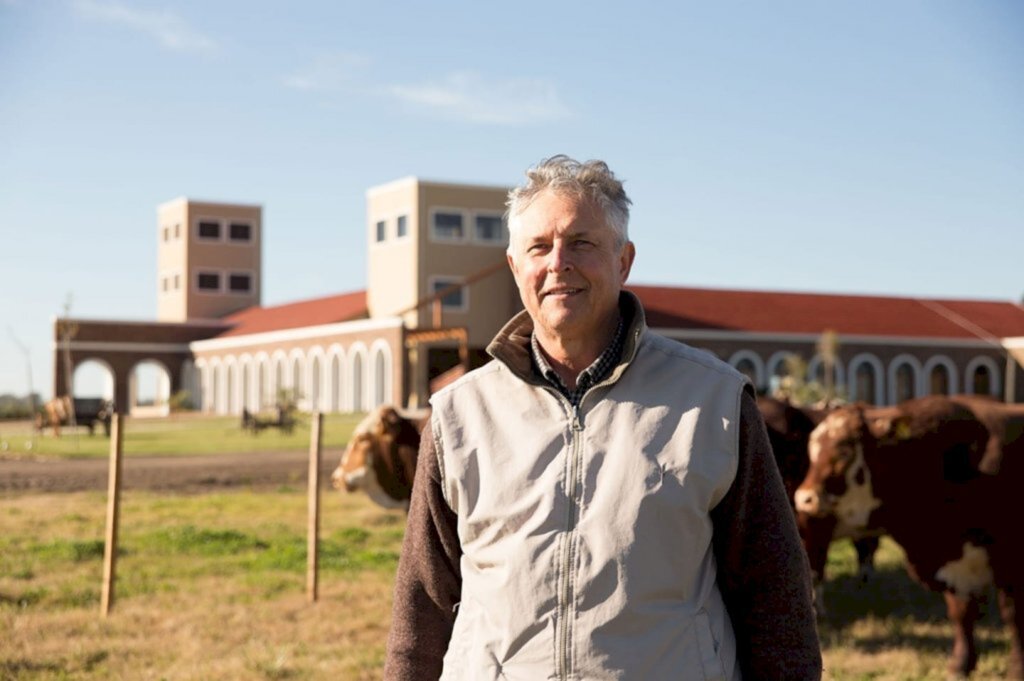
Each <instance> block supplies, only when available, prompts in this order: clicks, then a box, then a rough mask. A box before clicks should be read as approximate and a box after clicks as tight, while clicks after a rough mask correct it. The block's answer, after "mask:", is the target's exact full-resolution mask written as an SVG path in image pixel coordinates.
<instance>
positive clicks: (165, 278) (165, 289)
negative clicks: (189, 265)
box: [160, 277, 167, 293]
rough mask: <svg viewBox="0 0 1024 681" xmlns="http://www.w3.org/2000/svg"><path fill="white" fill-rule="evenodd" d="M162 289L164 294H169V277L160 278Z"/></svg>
mask: <svg viewBox="0 0 1024 681" xmlns="http://www.w3.org/2000/svg"><path fill="white" fill-rule="evenodd" d="M160 288H161V289H162V290H163V292H164V293H167V277H161V278H160Z"/></svg>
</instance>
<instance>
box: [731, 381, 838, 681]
mask: <svg viewBox="0 0 1024 681" xmlns="http://www.w3.org/2000/svg"><path fill="white" fill-rule="evenodd" d="M741 399H742V404H741V410H740V435H739V466H738V470H737V472H736V479H735V480H734V481H733V484H732V487H730V489H729V492H728V493H727V494H726V496H725V498H724V499H722V501H721V503H719V505H718V506H717V507H715V509H714V510H713V511H712V513H711V517H712V521H713V523H714V548H715V558H716V560H717V562H718V585H719V588H720V589H721V592H722V597H723V598H724V599H725V604H726V608H727V609H728V611H729V616H730V618H731V620H732V624H733V628H734V630H735V632H736V644H737V660H738V662H739V665H740V669H741V671H742V673H743V678H745V679H759V680H762V679H764V680H771V679H786V680H787V681H794V680H805V679H806V680H814V681H816V680H818V679H820V678H821V674H822V664H821V648H820V644H819V641H818V633H817V627H816V625H815V618H814V609H813V604H812V594H813V589H812V586H811V574H810V569H809V567H808V564H807V557H806V554H805V553H804V550H803V547H802V546H801V544H800V537H799V534H798V533H797V527H796V520H795V518H794V516H793V511H792V509H791V508H790V505H789V500H788V499H787V498H786V492H785V488H784V487H783V484H782V476H781V475H780V473H779V470H778V467H777V466H776V464H775V459H774V457H773V456H772V449H771V444H770V443H769V441H768V434H767V431H766V430H765V426H764V421H763V419H762V418H761V413H760V412H759V411H758V408H757V403H756V402H755V400H754V398H753V396H752V395H750V394H749V393H747V392H744V394H743V397H742V398H741Z"/></svg>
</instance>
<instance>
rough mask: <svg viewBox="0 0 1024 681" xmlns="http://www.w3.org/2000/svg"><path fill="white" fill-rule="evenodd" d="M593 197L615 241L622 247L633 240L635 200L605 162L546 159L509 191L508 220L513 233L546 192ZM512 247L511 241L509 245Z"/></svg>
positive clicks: (559, 156) (531, 169)
mask: <svg viewBox="0 0 1024 681" xmlns="http://www.w3.org/2000/svg"><path fill="white" fill-rule="evenodd" d="M547 189H550V190H551V191H554V192H558V193H560V194H567V195H569V196H573V197H577V198H581V199H589V200H591V201H593V202H594V204H595V205H597V206H598V207H599V208H600V209H601V212H602V213H604V217H605V223H606V224H607V225H608V226H609V227H611V228H612V229H613V230H614V231H615V237H616V238H615V242H616V245H617V246H618V247H619V248H622V246H624V245H625V244H626V242H627V241H629V205H630V204H631V203H632V201H630V200H629V197H628V196H626V190H625V189H623V188H622V181H621V180H618V179H617V178H616V177H615V173H613V172H612V171H611V169H610V168H609V167H608V164H607V163H605V162H604V161H596V160H591V161H587V162H585V163H580V162H579V161H577V160H575V159H572V158H569V157H568V156H566V155H565V154H559V155H557V156H552V157H551V158H546V159H544V160H542V161H541V162H540V163H538V164H537V165H535V166H533V167H532V168H530V169H529V170H527V171H526V184H524V185H522V186H520V187H516V188H514V189H513V190H512V191H510V192H509V193H508V200H507V201H506V202H505V205H506V206H508V212H507V213H506V222H507V223H508V229H509V236H510V237H511V235H512V233H513V232H514V231H515V229H516V227H517V225H516V222H517V218H518V216H519V215H520V214H521V213H522V212H523V211H524V210H526V208H527V207H528V206H529V205H530V203H532V202H533V200H534V199H535V198H537V195H538V194H540V193H541V192H542V191H544V190H547ZM509 248H510V249H511V243H510V244H509Z"/></svg>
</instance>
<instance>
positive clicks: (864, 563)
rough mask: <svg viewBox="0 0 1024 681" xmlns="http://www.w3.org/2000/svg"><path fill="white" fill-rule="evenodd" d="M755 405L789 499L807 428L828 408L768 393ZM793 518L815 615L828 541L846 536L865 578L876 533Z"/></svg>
mask: <svg viewBox="0 0 1024 681" xmlns="http://www.w3.org/2000/svg"><path fill="white" fill-rule="evenodd" d="M757 407H758V409H759V410H760V412H761V416H762V417H763V418H764V422H765V426H766V428H767V431H768V439H769V441H770V442H771V445H772V451H773V453H774V455H775V462H776V464H777V465H778V467H779V472H780V473H781V474H782V482H783V484H784V485H785V487H786V493H787V494H788V495H789V499H790V501H792V500H793V496H794V494H795V492H796V489H797V487H798V486H799V485H800V483H801V482H803V480H804V477H806V475H807V471H808V469H809V468H810V458H809V455H808V453H807V447H808V442H809V440H810V437H811V432H812V431H813V430H814V429H815V428H816V427H817V426H818V424H819V423H821V421H822V419H824V418H825V416H826V415H827V414H828V410H827V409H816V408H813V407H798V406H796V405H793V404H792V403H790V402H789V401H788V400H780V399H776V398H774V397H768V396H761V397H758V398H757ZM796 522H797V527H798V528H799V530H800V539H801V541H802V543H803V545H804V550H805V551H806V552H807V558H808V561H809V563H810V566H811V574H812V576H813V578H814V591H815V601H814V607H815V611H816V612H817V614H818V616H819V617H820V616H824V615H825V614H826V613H825V597H824V584H825V565H826V563H827V562H828V548H829V545H830V544H831V543H832V541H833V540H835V539H842V538H845V537H848V538H850V540H851V541H852V542H853V545H854V548H855V549H856V551H857V563H858V573H859V575H860V578H861V580H867V579H868V578H869V576H870V575H871V573H872V572H873V571H874V556H875V552H876V551H877V550H878V533H872V532H869V533H865V532H853V531H850V530H849V529H848V528H843V527H840V526H838V525H837V523H836V522H834V520H832V519H831V518H817V517H814V516H810V515H808V514H806V513H800V512H797V513H796Z"/></svg>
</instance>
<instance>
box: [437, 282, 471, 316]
mask: <svg viewBox="0 0 1024 681" xmlns="http://www.w3.org/2000/svg"><path fill="white" fill-rule="evenodd" d="M460 283H462V280H461V279H456V278H454V277H435V278H433V279H431V281H430V291H431V293H438V292H439V291H441V290H443V289H445V288H448V287H449V286H452V285H453V284H460ZM441 307H442V308H443V309H445V310H465V309H466V287H464V286H460V287H459V288H457V289H454V290H453V291H451V292H449V293H447V294H445V296H444V297H443V298H441Z"/></svg>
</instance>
